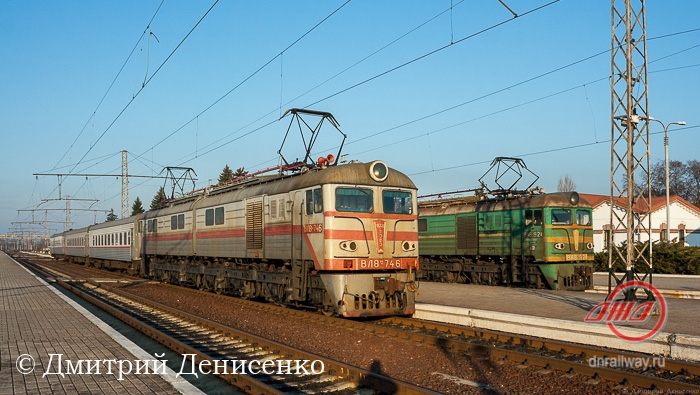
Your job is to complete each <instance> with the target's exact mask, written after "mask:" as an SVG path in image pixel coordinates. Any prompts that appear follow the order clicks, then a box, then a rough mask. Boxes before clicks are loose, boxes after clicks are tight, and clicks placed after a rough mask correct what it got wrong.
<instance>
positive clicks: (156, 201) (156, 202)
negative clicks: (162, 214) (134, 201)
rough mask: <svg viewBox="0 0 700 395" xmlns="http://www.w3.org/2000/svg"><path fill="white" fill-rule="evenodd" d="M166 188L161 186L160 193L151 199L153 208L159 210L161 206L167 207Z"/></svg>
mask: <svg viewBox="0 0 700 395" xmlns="http://www.w3.org/2000/svg"><path fill="white" fill-rule="evenodd" d="M165 199H166V197H165V189H163V187H160V189H159V190H158V193H156V195H155V196H154V197H153V200H151V210H158V209H159V208H163V207H165Z"/></svg>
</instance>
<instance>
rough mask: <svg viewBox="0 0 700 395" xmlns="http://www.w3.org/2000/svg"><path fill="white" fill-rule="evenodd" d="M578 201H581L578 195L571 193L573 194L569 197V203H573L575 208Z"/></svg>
mask: <svg viewBox="0 0 700 395" xmlns="http://www.w3.org/2000/svg"><path fill="white" fill-rule="evenodd" d="M578 200H579V197H578V193H576V192H571V194H570V195H569V203H571V205H572V206H575V205H577V204H578Z"/></svg>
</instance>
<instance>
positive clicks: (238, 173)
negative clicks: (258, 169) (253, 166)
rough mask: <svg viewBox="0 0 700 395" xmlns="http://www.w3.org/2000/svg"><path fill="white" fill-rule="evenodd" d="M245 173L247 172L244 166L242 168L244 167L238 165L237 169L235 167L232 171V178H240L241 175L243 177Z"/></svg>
mask: <svg viewBox="0 0 700 395" xmlns="http://www.w3.org/2000/svg"><path fill="white" fill-rule="evenodd" d="M247 175H248V172H247V171H245V168H244V167H239V168H238V169H236V172H235V173H233V178H234V179H236V178H241V177H245V176H247Z"/></svg>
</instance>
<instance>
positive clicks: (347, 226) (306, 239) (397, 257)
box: [52, 109, 418, 317]
mask: <svg viewBox="0 0 700 395" xmlns="http://www.w3.org/2000/svg"><path fill="white" fill-rule="evenodd" d="M287 113H292V114H293V115H294V118H293V119H292V122H291V124H294V121H295V119H296V120H297V121H299V119H297V118H298V117H300V115H302V114H304V115H311V116H320V117H321V121H320V122H319V124H318V125H317V126H316V127H315V128H311V127H310V126H308V124H307V123H306V122H305V121H303V122H297V124H299V125H302V124H303V125H307V126H308V128H309V129H310V130H311V136H310V138H308V139H306V140H305V141H308V142H310V143H309V144H308V145H305V146H306V156H305V158H304V160H303V161H296V162H294V163H291V164H290V163H287V162H286V160H284V157H283V155H282V154H281V152H282V148H280V151H279V153H280V156H281V159H282V161H283V162H284V164H281V165H280V166H278V167H276V168H273V169H268V170H279V172H278V173H277V174H275V175H263V174H262V172H260V173H259V174H258V173H256V174H254V175H251V176H246V177H242V178H240V179H237V180H234V181H233V182H232V183H230V184H228V185H222V186H218V187H212V188H205V189H204V190H203V191H200V192H198V193H194V192H193V193H190V194H186V195H183V196H181V197H179V198H177V199H172V200H170V201H169V203H168V205H167V207H165V208H162V209H158V210H151V211H147V212H145V213H143V214H139V215H136V216H132V217H130V218H127V219H122V220H119V221H113V222H106V223H103V224H99V225H93V226H90V227H87V228H83V229H78V230H71V231H67V232H64V233H63V234H59V235H54V236H53V237H52V254H53V255H54V256H55V257H56V258H59V259H65V260H68V261H70V262H77V263H85V264H90V265H93V266H97V267H105V268H121V269H124V268H126V269H127V270H129V271H132V272H136V273H139V275H140V276H142V277H146V278H151V279H154V280H160V281H164V282H168V283H173V284H179V285H183V286H190V287H197V288H199V289H203V290H210V291H214V292H217V293H225V294H231V295H235V296H239V297H243V298H251V299H252V298H255V299H265V300H267V301H270V302H274V303H278V304H283V305H287V306H306V307H311V308H316V309H319V310H320V311H322V312H323V313H324V314H329V315H330V314H336V315H341V316H345V317H366V316H386V315H411V314H413V313H414V312H415V297H416V292H417V290H418V284H417V282H416V270H417V269H418V247H417V244H418V230H417V214H416V213H417V198H416V191H417V188H416V186H415V185H414V184H413V182H412V181H411V180H410V179H409V178H408V177H407V176H406V175H404V174H402V173H400V172H398V171H396V170H394V169H390V168H389V167H387V166H386V164H385V163H384V162H382V161H380V160H376V161H373V162H371V163H360V162H357V161H352V162H351V163H348V164H339V163H338V159H337V157H335V156H334V155H331V154H329V155H327V156H325V157H320V158H319V159H318V160H317V161H313V162H309V161H308V158H309V156H310V153H311V149H312V143H313V142H314V141H315V140H316V137H317V133H318V131H319V130H320V126H321V123H322V122H323V121H324V120H327V121H328V122H330V123H331V124H332V125H333V126H335V127H336V129H337V128H338V124H337V122H336V121H335V119H334V118H333V116H332V115H331V114H330V113H325V112H319V111H312V110H301V109H292V110H290V111H288V112H287ZM287 113H285V115H286V114H287ZM291 124H290V126H291ZM300 128H301V126H300ZM338 131H339V130H338ZM287 133H289V130H288V132H287ZM341 134H342V132H341ZM302 136H303V134H302ZM343 136H345V135H344V134H343ZM285 140H286V136H285ZM343 141H344V139H343ZM283 145H284V143H283ZM340 147H341V149H342V144H341V145H340ZM339 155H340V150H339V151H338V157H339Z"/></svg>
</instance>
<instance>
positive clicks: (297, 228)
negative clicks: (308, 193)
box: [292, 191, 304, 260]
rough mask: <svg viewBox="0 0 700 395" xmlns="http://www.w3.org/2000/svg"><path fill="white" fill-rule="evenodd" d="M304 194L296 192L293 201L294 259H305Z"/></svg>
mask: <svg viewBox="0 0 700 395" xmlns="http://www.w3.org/2000/svg"><path fill="white" fill-rule="evenodd" d="M303 227H304V192H303V191H296V192H295V193H294V197H293V199H292V259H293V260H301V259H302V258H303V256H302V255H303V254H302V245H303V239H304V237H303V231H302V230H303Z"/></svg>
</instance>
